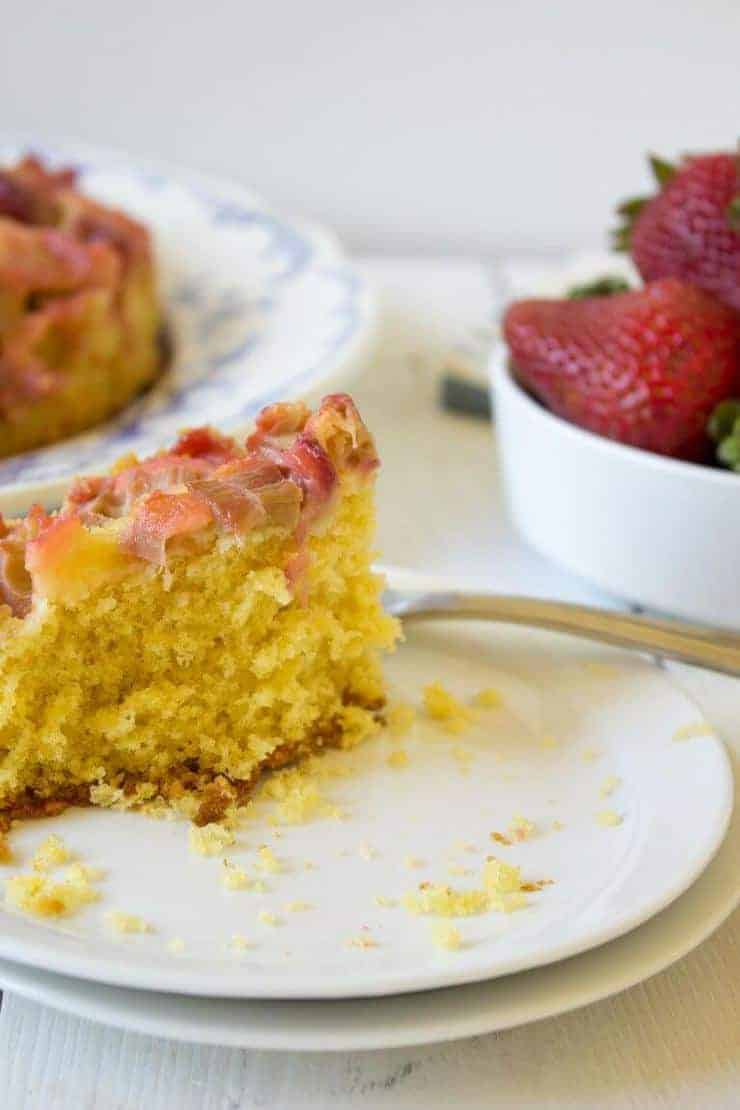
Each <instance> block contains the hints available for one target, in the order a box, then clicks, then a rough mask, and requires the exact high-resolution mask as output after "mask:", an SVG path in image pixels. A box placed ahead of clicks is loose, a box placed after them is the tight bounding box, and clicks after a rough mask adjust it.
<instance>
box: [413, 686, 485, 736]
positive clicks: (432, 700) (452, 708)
mask: <svg viewBox="0 0 740 1110" xmlns="http://www.w3.org/2000/svg"><path fill="white" fill-rule="evenodd" d="M424 707H425V709H426V711H427V714H428V716H429V717H431V719H432V720H433V721H437V722H438V723H439V724H440V725H441V726H442V728H444V729H445V731H446V732H451V733H453V734H459V733H461V732H465V730H466V729H467V728H469V727H470V724H471V722H472V719H473V714H472V713H471V711H470V709H468V707H467V706H466V705H463V703H462V702H461V701H458V699H457V698H456V697H454V696H453V695H452V694H451V693H450V692H449V691H448V690H445V688H444V686H443V685H442V683H441V682H432V683H430V684H429V685H428V686H425V687H424Z"/></svg>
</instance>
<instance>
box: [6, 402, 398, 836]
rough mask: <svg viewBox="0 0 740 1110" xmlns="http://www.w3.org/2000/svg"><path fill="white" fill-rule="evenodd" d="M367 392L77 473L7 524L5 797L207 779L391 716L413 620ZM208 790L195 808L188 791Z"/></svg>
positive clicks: (226, 793)
mask: <svg viewBox="0 0 740 1110" xmlns="http://www.w3.org/2000/svg"><path fill="white" fill-rule="evenodd" d="M377 466H378V457H377V454H376V451H375V447H374V444H373V440H372V438H371V437H370V435H369V433H368V431H367V429H366V428H365V426H364V424H363V423H362V420H361V419H360V416H359V415H358V412H357V409H356V408H355V406H354V404H353V402H352V400H351V399H350V398H349V397H348V396H346V395H344V394H336V395H334V396H331V397H327V398H326V399H325V400H324V402H323V403H322V405H321V406H320V408H319V409H318V410H317V411H316V412H315V413H313V414H311V413H310V412H309V410H308V409H307V408H306V407H305V405H303V404H301V403H292V404H278V405H272V406H270V407H269V408H267V409H265V410H264V411H263V412H262V413H261V415H260V417H259V418H258V420H257V426H256V430H255V432H254V434H253V435H251V436H250V437H249V438H248V439H247V441H246V444H241V443H239V442H236V441H235V440H233V439H230V438H228V437H227V436H223V435H219V434H218V433H217V432H214V431H212V430H210V429H208V428H199V429H195V430H191V431H189V432H186V433H185V434H184V435H183V436H182V437H181V438H180V440H179V441H178V443H177V444H176V445H175V447H174V448H173V449H172V450H171V451H167V452H165V453H163V454H159V455H155V456H153V457H152V458H150V459H147V460H145V461H143V462H138V461H137V460H136V459H135V458H133V457H132V458H129V459H123V460H121V461H120V462H119V464H118V465H117V466H116V467H115V468H114V470H113V472H112V473H111V474H110V475H108V476H105V477H88V478H82V479H79V480H78V481H77V482H76V484H75V485H74V486H73V487H72V488H71V490H70V491H69V494H68V496H67V500H66V502H65V504H64V505H63V506H62V508H61V510H60V511H59V512H58V513H56V514H54V515H52V516H49V515H47V514H46V513H45V512H44V511H43V509H41V508H39V507H35V508H33V509H32V510H31V511H30V512H29V513H28V516H27V517H25V518H24V519H23V520H19V521H12V522H6V523H4V524H3V526H2V531H3V537H2V539H0V597H1V598H2V600H3V601H4V605H2V606H0V812H2V813H4V814H5V818H6V821H7V820H8V819H9V818H12V817H13V816H22V815H31V814H33V813H50V812H54V811H56V810H58V809H59V808H63V806H64V805H65V804H70V803H79V804H85V803H88V802H91V803H93V804H101V805H116V804H137V803H140V802H143V801H146V800H151V799H156V798H158V797H161V798H164V799H165V800H167V801H169V802H174V801H176V800H177V799H183V797H184V796H188V797H196V798H197V812H195V820H196V822H197V823H200V824H204V823H207V822H209V821H212V820H217V819H218V818H219V817H220V816H221V815H222V814H223V813H224V812H225V810H226V808H227V807H228V806H230V805H231V804H232V803H233V802H234V801H239V800H240V799H242V798H244V797H245V796H246V795H247V794H248V792H249V790H250V788H251V787H252V785H253V784H254V782H255V781H256V779H257V777H258V776H259V774H260V773H261V772H262V771H263V770H265V769H267V768H274V767H279V766H281V765H283V764H285V763H287V762H289V761H291V760H294V759H295V758H297V757H299V756H301V755H303V754H304V753H309V752H315V751H317V750H319V749H321V748H323V747H325V746H328V745H334V746H336V745H340V746H341V745H351V744H354V743H355V742H357V741H359V740H361V739H362V738H364V737H366V736H368V735H369V734H371V733H372V732H373V731H374V730H375V729H376V728H377V722H378V717H379V714H380V712H381V710H382V708H383V705H384V686H383V678H382V674H381V669H380V662H379V656H380V652H381V650H382V649H389V648H391V647H392V646H393V644H394V641H395V639H396V637H397V626H396V623H395V622H394V621H393V620H392V619H391V618H389V617H388V616H386V614H385V613H384V612H383V610H382V608H381V606H380V603H379V593H380V590H381V589H382V583H381V581H380V580H379V579H378V578H377V577H376V576H375V575H374V574H373V573H372V572H371V569H370V560H371V556H372V551H371V547H370V544H371V542H372V535H373V526H374V513H373V484H374V476H375V471H376V468H377ZM191 808H193V807H191Z"/></svg>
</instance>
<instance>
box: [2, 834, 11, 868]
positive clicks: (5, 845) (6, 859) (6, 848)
mask: <svg viewBox="0 0 740 1110" xmlns="http://www.w3.org/2000/svg"><path fill="white" fill-rule="evenodd" d="M12 862H13V849H12V848H11V847H10V844H9V842H8V838H7V836H6V835H5V833H0V863H12Z"/></svg>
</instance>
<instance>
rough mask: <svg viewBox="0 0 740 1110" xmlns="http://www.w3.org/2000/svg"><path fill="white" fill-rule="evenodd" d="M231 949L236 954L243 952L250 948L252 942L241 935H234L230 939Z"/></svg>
mask: <svg viewBox="0 0 740 1110" xmlns="http://www.w3.org/2000/svg"><path fill="white" fill-rule="evenodd" d="M231 947H232V948H233V949H235V950H236V951H237V952H244V951H245V950H246V949H247V948H251V947H252V942H251V941H250V940H249V939H248V937H245V936H244V934H243V933H234V935H233V936H232V938H231Z"/></svg>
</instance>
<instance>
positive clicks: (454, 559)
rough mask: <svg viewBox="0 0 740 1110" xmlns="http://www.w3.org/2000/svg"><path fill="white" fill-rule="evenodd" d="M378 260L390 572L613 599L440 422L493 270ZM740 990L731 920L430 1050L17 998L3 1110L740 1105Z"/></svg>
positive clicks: (733, 722)
mask: <svg viewBox="0 0 740 1110" xmlns="http://www.w3.org/2000/svg"><path fill="white" fill-rule="evenodd" d="M365 265H366V268H367V270H368V272H370V273H371V274H372V276H373V277H374V278H375V279H376V280H377V282H378V283H379V285H380V287H381V289H382V294H383V300H384V323H383V332H382V341H381V343H380V345H379V349H378V352H377V355H376V358H375V361H374V364H373V367H372V369H370V370H368V372H367V373H366V374H365V376H364V378H363V379H362V381H361V382H359V383H358V384H357V386H356V387H355V388H354V392H355V394H356V396H357V398H358V400H359V402H360V407H361V408H362V410H363V413H364V414H365V415H366V417H367V419H368V423H369V424H370V426H371V427H373V428H374V429H375V430H376V431H377V433H378V439H379V443H380V450H381V455H382V457H383V459H384V468H383V472H382V474H381V478H380V489H379V500H380V514H379V515H380V546H381V548H382V550H383V554H384V558H385V559H386V561H388V562H395V563H403V564H406V565H410V566H417V567H423V568H426V569H429V570H434V571H438V572H444V573H450V574H454V573H456V572H465V573H466V575H468V576H470V575H473V576H474V577H475V578H476V579H477V580H478V581H479V582H480V583H481V584H487V585H489V586H493V585H495V586H496V587H497V588H499V589H501V590H507V589H512V590H520V591H523V590H527V591H529V592H532V593H541V594H550V595H559V596H567V597H571V598H573V599H581V600H588V599H594V598H598V595H597V594H596V592H595V591H593V590H591V589H590V588H589V587H588V586H586V585H585V584H583V583H582V582H579V581H578V580H576V579H573V578H572V577H570V576H569V575H567V574H565V573H563V572H562V571H560V570H558V569H557V568H555V567H553V566H551V565H549V564H547V563H546V562H545V561H544V560H542V559H541V558H539V557H538V556H537V555H535V554H534V553H533V552H531V551H528V550H526V549H525V548H524V547H523V546H522V545H521V543H520V542H519V541H518V540H517V538H516V536H514V535H513V533H512V531H511V529H510V527H509V525H508V523H507V521H506V517H505V514H504V510H503V506H502V499H501V491H500V488H499V485H498V481H497V476H496V465H495V449H494V446H493V444H492V443H491V436H490V430H489V428H488V427H487V426H486V425H485V424H480V423H478V422H476V421H471V420H469V419H466V418H462V417H454V416H449V415H444V414H442V413H441V412H439V411H438V409H437V407H436V403H435V398H436V382H437V379H438V376H439V374H440V372H441V371H442V370H444V369H445V368H449V367H451V366H459V365H461V364H467V365H470V366H473V367H474V366H475V363H476V361H477V360H478V356H479V351H480V347H481V342H482V340H483V339H484V332H485V329H486V327H487V325H488V323H489V322H490V316H491V306H492V296H491V284H492V283H491V270H490V268H489V269H487V270H484V268H483V267H481V266H480V265H477V264H474V263H466V262H463V261H459V260H454V259H448V260H439V259H436V260H424V261H421V260H418V259H417V260H403V259H370V260H367V262H366V263H365ZM493 285H494V287H497V286H498V285H499V279H498V278H497V277H496V276H495V275H494V280H493ZM601 600H602V601H603V600H604V599H603V598H602V599H601ZM674 674H675V675H676V677H677V680H678V681H680V682H681V683H682V684H683V685H684V686H685V687H686V688H687V689H688V690H689V691H690V692H691V693H692V694H693V695H694V696H695V697H696V698H697V699H698V700H699V701H700V703H701V704H702V707H703V708H704V711H705V712H706V713H707V715H708V716H709V717H710V719H711V720H712V721H713V723H714V724H715V725H716V727H717V728H718V729H719V730H720V731H721V732H722V733H723V735H724V736H725V737H726V738H727V739H728V740H729V741H731V742H732V743H733V745H734V747H735V751H736V752H737V751H740V712H738V709H740V686H738V684H737V683H736V682H735V681H734V680H730V679H725V678H720V677H718V676H709V675H705V674H702V673H699V672H692V671H691V670H690V668H675V669H674ZM736 762H737V760H736ZM738 983H740V915H738V914H735V915H734V917H733V918H732V919H730V921H728V922H727V923H726V924H725V925H724V926H723V927H722V928H721V929H720V930H719V931H718V932H717V933H716V934H715V935H714V936H713V937H712V938H710V940H708V941H707V942H706V943H705V944H703V945H702V946H701V948H700V949H698V950H697V951H696V952H694V953H692V954H691V955H690V956H688V957H687V958H686V959H684V960H682V961H680V962H679V963H678V964H677V965H674V966H673V967H672V968H669V969H668V970H667V971H665V972H663V973H662V974H660V975H657V976H655V977H653V978H652V979H650V980H648V981H647V982H645V983H643V984H640V985H639V986H637V987H634V988H632V989H631V990H629V991H626V992H624V993H623V994H620V995H618V996H617V997H615V998H612V999H609V1000H606V1001H604V1002H600V1003H597V1004H595V1005H592V1006H589V1007H586V1008H584V1009H582V1010H580V1011H576V1012H575V1013H572V1014H567V1015H565V1016H562V1017H559V1018H554V1019H551V1020H548V1021H542V1022H538V1023H536V1024H535V1025H532V1026H528V1027H526V1028H521V1029H515V1030H512V1031H510V1032H504V1033H499V1034H495V1035H491V1036H487V1037H478V1038H475V1039H473V1040H468V1041H459V1042H454V1043H451V1044H447V1045H442V1046H430V1047H429V1048H417V1049H410V1050H393V1051H388V1052H375V1053H351V1054H342V1055H334V1054H328V1053H327V1054H314V1055H300V1054H285V1053H264V1052H248V1051H241V1050H236V1049H218V1048H207V1047H202V1048H201V1047H197V1046H192V1045H178V1044H176V1043H173V1042H168V1041H165V1040H158V1039H154V1038H151V1037H146V1036H140V1035H137V1034H132V1033H123V1032H120V1031H117V1030H113V1029H107V1028H104V1027H102V1026H98V1025H94V1024H92V1023H90V1022H87V1021H84V1020H81V1019H77V1018H73V1017H68V1016H66V1015H63V1014H60V1013H55V1012H54V1011H52V1010H49V1009H46V1008H44V1007H42V1006H39V1005H37V1004H35V1003H31V1002H26V1001H24V1000H23V999H20V998H18V997H16V996H12V995H7V994H6V995H5V997H4V999H3V1007H2V1011H1V1012H0V1107H2V1108H3V1110H22V1108H43V1110H57V1108H64V1110H87V1108H91V1110H92V1108H95V1110H170V1108H172V1110H175V1108H176V1110H191V1108H192V1110H201V1108H204V1110H241V1108H246V1107H279V1108H280V1110H283V1108H284V1110H292V1108H297V1107H301V1108H308V1107H317V1108H318V1107H335V1106H336V1107H375V1106H378V1107H386V1106H387V1107H399V1108H411V1107H414V1108H418V1110H421V1108H424V1110H429V1108H432V1107H438V1106H439V1107H441V1106H447V1105H449V1104H456V1105H459V1106H464V1107H475V1108H478V1107H481V1108H482V1107H490V1106H502V1107H517V1108H532V1110H535V1108H536V1110H549V1108H556V1107H557V1108H560V1107H563V1108H565V1107H598V1108H603V1110H611V1108H620V1110H621V1108H628V1107H639V1108H642V1107H646V1108H653V1107H671V1108H683V1107H685V1108H687V1110H689V1108H690V1110H694V1108H699V1107H701V1108H702V1110H704V1108H706V1110H716V1108H724V1107H737V1106H739V1105H740V991H739V990H738Z"/></svg>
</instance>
